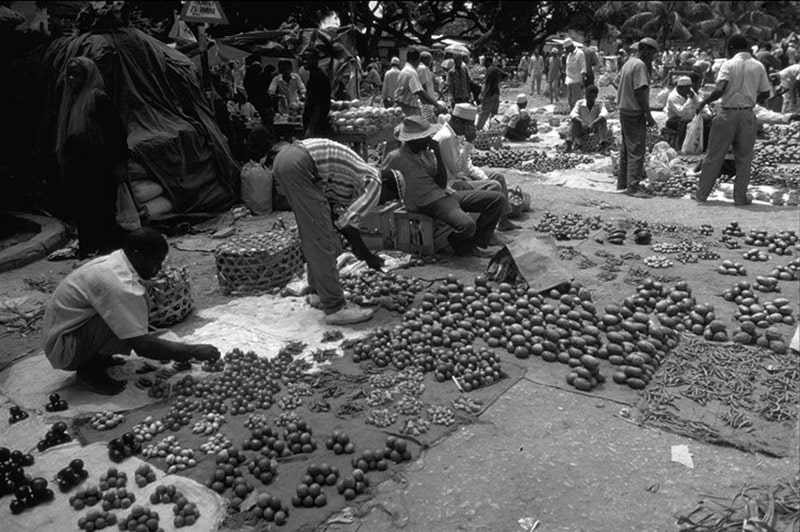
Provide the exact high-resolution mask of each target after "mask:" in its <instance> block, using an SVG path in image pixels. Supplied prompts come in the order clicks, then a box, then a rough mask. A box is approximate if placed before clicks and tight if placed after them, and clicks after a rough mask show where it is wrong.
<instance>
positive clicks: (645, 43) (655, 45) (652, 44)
mask: <svg viewBox="0 0 800 532" xmlns="http://www.w3.org/2000/svg"><path fill="white" fill-rule="evenodd" d="M639 46H649V47H650V48H652V49H653V50H658V43H657V42H656V40H655V39H653V38H652V37H645V38H644V39H642V40H641V41H639Z"/></svg>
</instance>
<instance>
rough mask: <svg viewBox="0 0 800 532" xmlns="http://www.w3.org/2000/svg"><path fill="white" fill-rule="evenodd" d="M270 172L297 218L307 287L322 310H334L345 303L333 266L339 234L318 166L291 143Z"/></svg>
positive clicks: (277, 158) (303, 151)
mask: <svg viewBox="0 0 800 532" xmlns="http://www.w3.org/2000/svg"><path fill="white" fill-rule="evenodd" d="M272 172H273V174H274V176H275V179H276V180H277V182H278V183H279V184H280V185H281V188H282V189H283V192H284V194H285V195H286V199H287V201H288V202H289V205H290V206H291V207H292V211H293V212H294V217H295V220H296V221H297V229H298V230H299V232H300V242H301V246H302V248H303V255H304V256H305V258H306V264H307V265H308V284H309V287H310V288H311V291H312V292H315V293H316V294H317V295H318V296H319V300H320V303H321V304H322V309H323V310H324V311H325V313H326V314H333V313H334V312H336V311H338V310H339V309H341V308H342V307H343V306H344V305H345V299H344V292H343V291H342V286H341V284H339V271H338V269H337V268H336V256H337V249H338V245H337V242H338V236H337V234H336V229H335V228H334V227H333V222H332V221H331V207H330V205H329V204H328V200H327V199H326V198H325V195H324V194H323V193H322V188H321V187H320V186H319V182H318V179H317V176H316V174H317V166H316V164H315V163H314V160H313V159H312V158H311V155H309V153H308V151H306V149H305V148H303V147H302V146H298V145H296V144H293V145H290V146H287V147H285V148H284V149H282V150H281V151H279V152H278V155H276V156H275V163H274V164H273V166H272Z"/></svg>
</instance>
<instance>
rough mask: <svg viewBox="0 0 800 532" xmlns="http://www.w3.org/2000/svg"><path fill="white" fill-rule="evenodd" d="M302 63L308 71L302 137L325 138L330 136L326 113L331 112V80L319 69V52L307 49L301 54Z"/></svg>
mask: <svg viewBox="0 0 800 532" xmlns="http://www.w3.org/2000/svg"><path fill="white" fill-rule="evenodd" d="M303 63H304V64H305V66H306V68H307V69H308V85H307V86H306V106H305V109H303V136H304V137H305V138H312V137H314V138H318V137H327V136H328V135H329V134H330V122H329V121H328V113H329V112H330V110H331V80H330V78H328V75H327V74H326V73H325V72H323V71H322V69H321V68H319V52H317V50H316V49H314V48H308V49H306V51H305V52H303Z"/></svg>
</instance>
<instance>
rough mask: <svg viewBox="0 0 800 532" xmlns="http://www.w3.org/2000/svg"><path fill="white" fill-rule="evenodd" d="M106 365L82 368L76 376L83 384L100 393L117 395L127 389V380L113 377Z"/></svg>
mask: <svg viewBox="0 0 800 532" xmlns="http://www.w3.org/2000/svg"><path fill="white" fill-rule="evenodd" d="M106 369H107V368H105V367H97V368H81V369H79V370H78V371H76V372H75V377H76V378H77V379H78V382H80V383H81V384H82V385H83V386H85V387H86V388H88V389H89V390H91V391H93V392H94V393H97V394H100V395H117V394H118V393H120V392H121V391H122V390H124V389H125V381H118V380H115V379H112V378H111V377H109V376H108V373H106Z"/></svg>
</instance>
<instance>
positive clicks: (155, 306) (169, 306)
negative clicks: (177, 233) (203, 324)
mask: <svg viewBox="0 0 800 532" xmlns="http://www.w3.org/2000/svg"><path fill="white" fill-rule="evenodd" d="M145 285H146V288H147V292H146V293H147V305H148V314H149V315H148V321H149V322H150V325H152V326H153V327H169V326H170V325H172V324H175V323H178V322H179V321H181V320H183V319H184V318H185V317H186V316H188V315H189V313H190V312H192V309H193V308H194V301H193V300H192V289H191V286H190V285H189V274H188V273H187V272H186V268H173V267H171V266H165V267H164V268H162V269H161V271H160V272H159V273H158V275H156V276H155V277H153V278H152V279H150V280H149V281H146V282H145Z"/></svg>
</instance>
